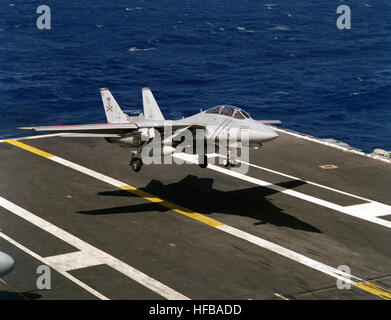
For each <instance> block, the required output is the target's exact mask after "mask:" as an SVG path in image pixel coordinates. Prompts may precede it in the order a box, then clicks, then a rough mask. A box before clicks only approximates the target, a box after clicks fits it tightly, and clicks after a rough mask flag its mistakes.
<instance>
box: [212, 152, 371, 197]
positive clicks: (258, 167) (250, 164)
mask: <svg viewBox="0 0 391 320" xmlns="http://www.w3.org/2000/svg"><path fill="white" fill-rule="evenodd" d="M213 156H214V157H221V158H227V157H226V156H223V155H221V154H217V153H216V154H213ZM236 161H237V162H242V163H244V164H246V165H248V166H250V167H254V168H257V169H260V170H264V171H268V172H271V173H274V174H277V175H280V176H283V177H287V178H290V179H294V180H300V181H303V182H305V183H307V184H311V185H313V186H316V187H320V188H323V189H327V190H330V191H334V192H337V193H341V194H344V195H347V196H349V197H352V198H357V199H360V200H363V201H368V202H375V201H373V200H370V199H367V198H363V197H360V196H357V195H354V194H351V193H348V192H345V191H342V190H338V189H334V188H331V187H327V186H325V185H322V184H319V183H316V182H312V181H308V180H305V179H301V178H298V177H295V176H291V175H289V174H286V173H282V172H279V171H276V170H272V169H268V168H265V167H261V166H258V165H255V164H252V163H249V162H245V161H241V160H239V159H236Z"/></svg>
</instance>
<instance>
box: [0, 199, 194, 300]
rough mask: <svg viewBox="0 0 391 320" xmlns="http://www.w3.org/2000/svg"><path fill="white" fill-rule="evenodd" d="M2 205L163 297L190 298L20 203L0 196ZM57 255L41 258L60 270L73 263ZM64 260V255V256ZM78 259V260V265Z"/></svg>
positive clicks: (75, 255) (75, 254) (69, 256)
mask: <svg viewBox="0 0 391 320" xmlns="http://www.w3.org/2000/svg"><path fill="white" fill-rule="evenodd" d="M0 206H1V207H3V208H4V209H6V210H8V211H10V212H12V213H14V214H15V215H17V216H19V217H21V218H23V219H25V220H27V221H29V222H30V223H32V224H34V225H35V226H37V227H39V228H41V229H43V230H45V231H47V232H49V233H51V234H52V235H54V236H56V237H57V238H59V239H61V240H62V241H65V242H66V243H68V244H70V245H72V246H73V247H75V248H77V249H79V250H80V251H82V252H83V254H84V253H85V254H87V255H88V257H89V261H92V260H93V261H94V265H95V264H96V261H100V262H101V264H107V265H109V266H110V267H112V268H113V269H115V270H117V271H119V272H121V273H123V274H124V275H126V276H128V277H129V278H131V279H132V280H134V281H136V282H138V283H140V284H141V285H143V286H144V287H146V288H148V289H150V290H152V291H154V292H156V293H157V294H159V295H161V296H162V297H165V298H167V299H179V300H184V299H188V298H187V297H185V296H184V295H182V294H180V293H178V292H176V291H174V290H173V289H171V288H169V287H168V286H166V285H164V284H163V283H160V282H159V281H157V280H155V279H153V278H151V277H149V276H147V275H146V274H144V273H142V272H141V271H139V270H137V269H135V268H133V267H132V266H130V265H128V264H126V263H125V262H123V261H121V260H119V259H117V258H115V257H113V256H111V255H109V254H108V253H106V252H104V251H102V250H100V249H98V248H96V247H94V246H92V245H90V244H88V243H87V242H85V241H83V240H81V239H79V238H77V237H75V236H74V235H72V234H70V233H69V232H67V231H65V230H63V229H61V228H59V227H57V226H55V225H54V224H52V223H50V222H48V221H46V220H44V219H42V218H40V217H38V216H36V215H34V214H33V213H31V212H29V211H27V210H25V209H23V208H21V207H19V206H18V205H16V204H14V203H12V202H10V201H8V200H6V199H4V198H3V197H1V196H0ZM66 256H67V257H68V258H71V257H73V258H75V257H76V258H79V256H80V253H74V254H73V255H69V254H68V255H66ZM56 257H58V256H55V257H54V258H53V257H46V258H41V257H40V260H42V261H44V262H45V261H47V262H48V264H51V265H53V266H55V267H56V270H59V271H61V272H64V271H63V269H65V270H66V269H67V268H68V267H69V264H70V263H71V262H70V261H69V260H68V261H66V264H65V265H64V266H61V259H57V260H56ZM62 259H63V262H64V261H65V260H64V257H63V258H62ZM77 263H78V261H77V260H76V265H77Z"/></svg>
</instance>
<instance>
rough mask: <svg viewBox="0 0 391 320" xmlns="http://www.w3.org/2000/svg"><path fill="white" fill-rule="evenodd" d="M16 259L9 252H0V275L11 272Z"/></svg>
mask: <svg viewBox="0 0 391 320" xmlns="http://www.w3.org/2000/svg"><path fill="white" fill-rule="evenodd" d="M14 265H15V261H14V259H12V257H10V256H9V255H8V254H5V253H4V252H0V276H4V275H6V274H7V273H9V272H11V270H12V269H13V268H14Z"/></svg>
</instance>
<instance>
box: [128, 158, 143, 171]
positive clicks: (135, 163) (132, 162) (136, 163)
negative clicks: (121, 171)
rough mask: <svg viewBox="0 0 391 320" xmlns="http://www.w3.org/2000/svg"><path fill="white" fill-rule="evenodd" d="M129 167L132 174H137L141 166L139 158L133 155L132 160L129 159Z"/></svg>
mask: <svg viewBox="0 0 391 320" xmlns="http://www.w3.org/2000/svg"><path fill="white" fill-rule="evenodd" d="M129 165H130V166H131V167H132V169H133V171H134V172H139V171H140V170H141V167H142V166H143V161H142V160H141V158H140V157H139V156H137V155H133V156H132V159H130V163H129Z"/></svg>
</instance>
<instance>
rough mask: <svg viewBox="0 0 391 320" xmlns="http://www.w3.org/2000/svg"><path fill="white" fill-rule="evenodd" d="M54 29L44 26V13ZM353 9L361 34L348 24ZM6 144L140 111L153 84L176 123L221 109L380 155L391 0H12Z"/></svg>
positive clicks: (1, 45)
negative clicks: (107, 111) (110, 108)
mask: <svg viewBox="0 0 391 320" xmlns="http://www.w3.org/2000/svg"><path fill="white" fill-rule="evenodd" d="M41 4H46V5H49V6H50V9H51V30H39V29H38V28H37V27H36V19H37V18H38V16H39V14H37V13H36V9H37V7H38V5H41ZM341 4H345V5H349V6H350V8H351V13H352V28H351V29H350V30H339V29H338V28H337V27H336V20H337V18H338V14H336V10H337V7H338V6H339V5H341ZM0 8H1V13H0V137H1V138H5V137H17V136H22V135H26V133H25V132H22V131H20V130H18V129H17V127H19V126H34V125H49V124H77V123H98V122H105V116H104V110H103V107H102V103H101V100H100V93H99V88H100V87H108V88H109V89H110V90H111V92H112V93H113V95H114V97H115V98H116V99H117V101H118V102H119V104H120V106H121V107H122V108H123V109H124V110H125V111H127V112H128V113H130V114H138V113H139V112H141V111H142V101H141V88H142V87H145V86H148V87H150V88H151V89H152V91H153V92H154V95H155V97H156V99H157V101H158V103H159V105H160V106H161V109H162V112H163V114H164V115H165V117H166V118H171V119H179V118H181V117H182V116H185V117H186V116H189V115H192V114H194V113H196V112H198V111H199V109H201V108H202V109H205V108H208V107H211V106H214V105H217V104H233V105H238V106H240V107H243V108H244V109H246V110H247V111H249V112H250V113H251V114H252V116H253V117H254V118H257V119H280V120H282V122H283V124H282V127H283V128H289V129H292V130H296V131H300V132H303V133H307V134H311V135H313V136H316V137H320V138H334V139H337V140H341V141H343V142H346V143H348V144H350V145H351V146H353V147H356V148H360V149H363V150H364V151H366V152H371V151H372V150H373V148H375V147H380V148H384V149H388V150H391V142H390V136H391V2H390V1H387V0H376V1H375V0H355V1H348V0H346V1H326V0H322V1H320V0H311V1H283V0H268V1H261V0H224V1H223V0H221V1H217V0H208V1H202V0H183V1H179V0H178V1H174V0H143V1H130V0H128V1H124V0H120V1H96V0H95V1H91V0H85V1H61V0H51V1H47V2H46V3H44V2H42V3H41V2H37V1H32V0H23V1H16V0H7V1H5V0H1V4H0Z"/></svg>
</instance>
